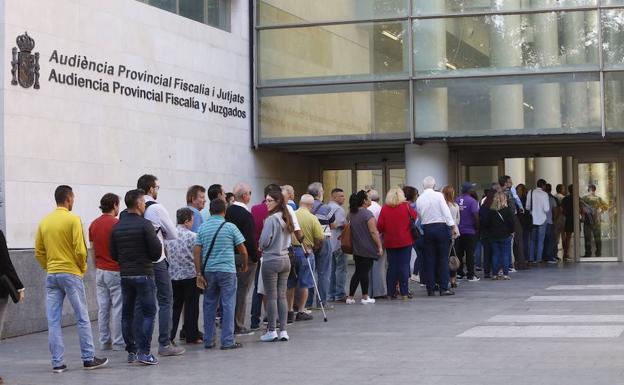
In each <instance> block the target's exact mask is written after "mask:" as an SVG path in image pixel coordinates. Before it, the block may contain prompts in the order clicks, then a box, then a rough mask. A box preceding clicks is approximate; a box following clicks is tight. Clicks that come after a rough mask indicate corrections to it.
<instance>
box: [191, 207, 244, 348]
mask: <svg viewBox="0 0 624 385" xmlns="http://www.w3.org/2000/svg"><path fill="white" fill-rule="evenodd" d="M213 239H214V242H213ZM234 249H236V251H237V253H238V254H240V255H241V267H240V271H241V272H246V271H247V248H246V247H245V237H243V234H241V232H240V231H239V230H238V228H237V227H236V225H234V224H233V223H228V222H225V201H224V200H223V199H219V198H217V199H214V200H212V201H210V217H209V218H208V220H207V221H206V222H204V223H203V224H202V225H201V226H200V228H199V232H198V233H197V238H196V241H195V250H194V257H195V271H196V272H197V286H198V287H200V288H202V289H204V347H205V348H206V349H211V348H214V346H215V342H214V341H213V338H214V332H215V313H216V310H217V302H218V301H219V298H221V313H222V315H221V350H227V349H237V348H240V347H242V345H241V344H240V343H238V342H236V341H234V312H235V309H236V286H237V282H236V262H235V260H234Z"/></svg>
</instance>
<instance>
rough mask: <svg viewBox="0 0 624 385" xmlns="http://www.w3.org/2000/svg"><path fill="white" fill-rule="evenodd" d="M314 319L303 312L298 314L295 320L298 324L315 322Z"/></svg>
mask: <svg viewBox="0 0 624 385" xmlns="http://www.w3.org/2000/svg"><path fill="white" fill-rule="evenodd" d="M313 319H314V317H312V314H308V313H304V312H302V311H300V312H298V313H297V317H295V320H296V321H297V322H299V321H311V320H313Z"/></svg>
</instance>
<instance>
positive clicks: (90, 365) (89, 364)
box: [83, 357, 108, 370]
mask: <svg viewBox="0 0 624 385" xmlns="http://www.w3.org/2000/svg"><path fill="white" fill-rule="evenodd" d="M106 364H108V358H97V357H93V360H91V361H83V365H84V368H85V369H87V370H93V369H99V368H103V367H104V366H106Z"/></svg>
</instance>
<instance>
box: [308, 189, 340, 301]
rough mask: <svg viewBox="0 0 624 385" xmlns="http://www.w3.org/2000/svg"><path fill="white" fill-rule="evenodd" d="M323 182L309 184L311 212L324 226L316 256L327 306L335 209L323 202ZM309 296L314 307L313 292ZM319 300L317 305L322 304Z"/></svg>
mask: <svg viewBox="0 0 624 385" xmlns="http://www.w3.org/2000/svg"><path fill="white" fill-rule="evenodd" d="M323 192H324V191H323V184H322V183H321V182H314V183H311V184H310V185H309V186H308V194H310V195H312V196H313V197H314V204H313V205H312V210H311V213H312V214H314V215H315V216H316V217H317V218H318V220H319V222H320V223H321V227H322V228H323V234H324V239H323V241H322V243H321V248H320V250H315V253H314V256H315V261H316V274H317V277H318V280H317V281H316V282H317V285H318V291H319V296H320V297H321V302H322V303H323V306H325V307H328V306H327V297H328V293H329V283H330V273H331V262H332V249H331V242H330V237H331V228H330V226H331V224H332V223H334V221H335V215H334V214H335V210H334V209H332V208H331V207H330V206H329V205H326V204H324V203H323ZM310 294H311V295H309V296H308V302H307V303H306V306H307V307H312V301H313V299H314V294H313V292H311V293H310ZM316 301H317V307H320V304H319V303H318V298H317V299H316Z"/></svg>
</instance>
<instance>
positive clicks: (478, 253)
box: [474, 239, 483, 268]
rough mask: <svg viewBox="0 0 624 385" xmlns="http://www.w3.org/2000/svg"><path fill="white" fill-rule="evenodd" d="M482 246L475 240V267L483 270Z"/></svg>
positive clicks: (479, 241)
mask: <svg viewBox="0 0 624 385" xmlns="http://www.w3.org/2000/svg"><path fill="white" fill-rule="evenodd" d="M482 249H483V244H482V243H481V240H480V239H477V243H476V244H475V253H474V257H475V258H474V259H475V267H480V268H483V250H482Z"/></svg>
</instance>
